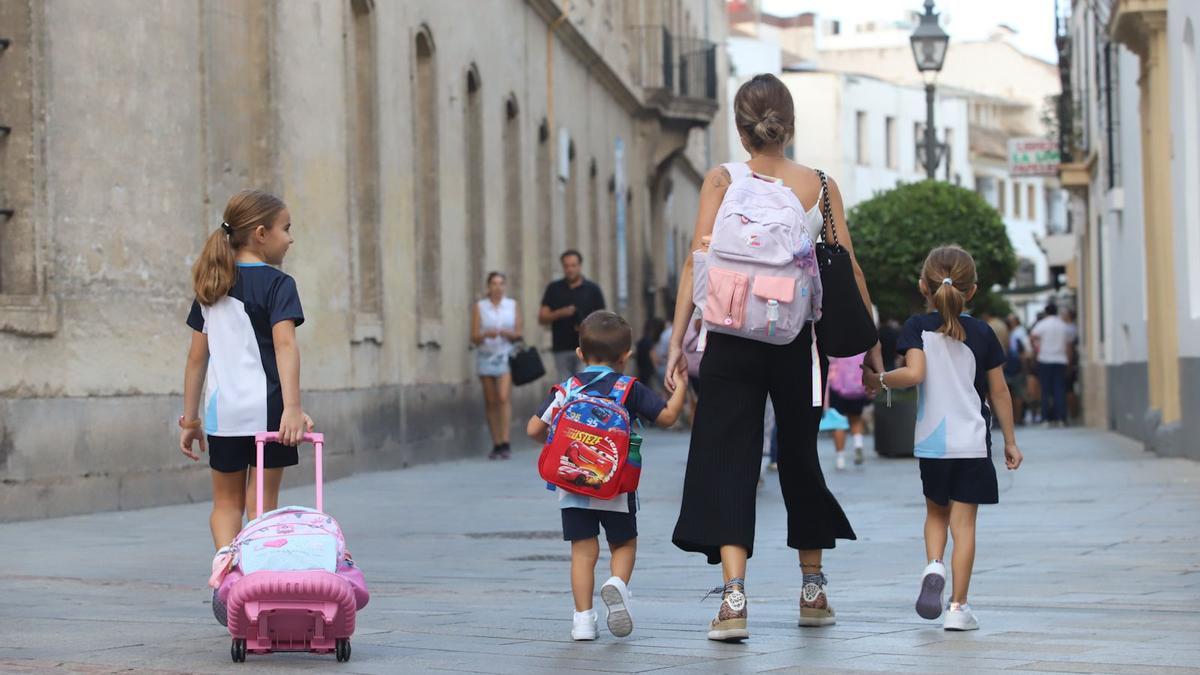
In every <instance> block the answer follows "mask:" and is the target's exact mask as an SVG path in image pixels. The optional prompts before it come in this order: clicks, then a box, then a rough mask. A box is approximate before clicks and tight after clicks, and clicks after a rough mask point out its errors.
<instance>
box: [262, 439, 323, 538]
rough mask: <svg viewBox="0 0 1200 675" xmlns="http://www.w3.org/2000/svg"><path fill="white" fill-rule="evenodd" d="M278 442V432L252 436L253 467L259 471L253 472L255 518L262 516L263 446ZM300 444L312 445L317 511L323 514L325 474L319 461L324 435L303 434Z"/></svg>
mask: <svg viewBox="0 0 1200 675" xmlns="http://www.w3.org/2000/svg"><path fill="white" fill-rule="evenodd" d="M278 441H279V432H278V431H262V432H259V433H257V434H254V446H255V447H254V451H255V454H256V459H257V462H256V463H255V466H257V467H259V470H257V471H255V472H254V483H255V488H254V492H255V501H256V505H257V507H258V509H257V510H256V512H255V514H256V517H257V516H261V515H262V514H263V472H262V470H261V467H262V465H263V446H264V445H266V444H267V443H277V442H278ZM300 442H301V443H312V444H313V460H314V461H313V463H314V465H315V467H316V473H317V475H316V481H315V482H316V484H317V510H318V511H321V512H324V511H325V486H324V485H323V483H324V478H325V476H324V473H325V472H324V471H323V468H324V467H323V462H322V461H321V451H322V450H324V448H325V434H304V437H303V438H302V439H300Z"/></svg>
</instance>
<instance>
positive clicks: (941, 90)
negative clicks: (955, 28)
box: [813, 14, 1071, 321]
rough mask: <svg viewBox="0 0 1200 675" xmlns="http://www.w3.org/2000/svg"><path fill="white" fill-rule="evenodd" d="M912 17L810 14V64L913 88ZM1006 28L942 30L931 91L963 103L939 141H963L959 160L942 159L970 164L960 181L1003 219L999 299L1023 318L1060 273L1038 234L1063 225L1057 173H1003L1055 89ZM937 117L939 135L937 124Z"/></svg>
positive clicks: (1040, 130)
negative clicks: (961, 115) (1012, 256)
mask: <svg viewBox="0 0 1200 675" xmlns="http://www.w3.org/2000/svg"><path fill="white" fill-rule="evenodd" d="M914 16H915V15H913V14H909V15H907V16H904V17H901V18H899V19H897V20H893V21H876V22H871V23H867V24H861V25H857V26H845V25H841V24H838V23H837V22H832V21H824V22H822V21H814V22H813V23H814V25H816V26H817V27H818V32H819V34H818V35H817V39H816V40H815V44H816V50H817V54H816V59H817V63H818V64H819V66H820V68H821V69H822V70H829V71H837V72H844V73H851V74H866V75H871V76H874V77H877V78H880V79H882V80H885V81H888V82H893V83H896V84H897V85H905V86H910V87H919V86H922V85H923V81H922V76H921V74H920V73H919V72H918V71H917V69H916V65H915V64H914V63H913V58H912V51H911V47H910V45H909V36H910V35H911V34H912V31H913V29H914V27H915V22H914V20H913V19H914ZM1047 20H1049V18H1047ZM1012 35H1013V31H1012V30H1011V29H1009V28H1006V27H997V29H996V30H995V31H993V33H992V35H990V36H989V37H988V39H986V40H973V41H960V40H955V39H954V36H951V39H950V44H949V48H948V50H947V53H946V59H945V63H944V65H943V68H942V70H941V72H939V73H938V76H937V93H938V97H939V99H942V98H946V97H956V98H961V99H965V100H966V102H967V106H968V110H969V121H968V126H969V133H968V134H967V135H966V136H959V137H957V138H954V137H952V138H950V139H949V142H950V144H951V145H952V146H953V145H954V144H955V143H957V144H960V145H967V146H968V150H969V160H968V162H963V163H961V164H959V165H958V166H959V167H963V168H961V169H959V168H954V167H953V165H952V167H951V171H952V172H957V171H962V172H963V173H964V174H965V173H968V172H970V173H971V174H972V176H971V178H970V179H969V180H968V179H967V178H966V177H965V176H964V179H963V180H962V184H963V185H964V186H968V187H974V188H975V189H976V191H978V192H979V193H980V195H981V196H983V197H984V198H985V199H986V200H987V201H988V203H990V204H991V205H992V206H994V207H995V208H996V209H997V210H998V211H999V212H1000V214H1001V216H1002V217H1003V219H1004V224H1005V226H1006V229H1007V231H1008V235H1009V239H1011V240H1012V243H1013V247H1014V249H1015V250H1016V253H1017V256H1018V261H1019V268H1018V274H1017V278H1016V279H1015V280H1014V283H1013V284H1012V286H1011V287H1010V292H1009V296H1008V297H1009V300H1010V301H1011V302H1012V303H1013V305H1014V306H1015V307H1016V308H1017V309H1018V311H1020V312H1021V313H1022V315H1023V318H1025V319H1026V320H1027V321H1028V320H1029V319H1031V318H1032V315H1033V314H1034V313H1036V312H1037V311H1038V310H1040V309H1041V308H1042V306H1043V305H1044V304H1045V301H1046V300H1047V299H1049V298H1050V297H1051V295H1052V293H1053V289H1055V288H1057V286H1058V285H1059V284H1060V283H1061V282H1062V281H1063V279H1064V277H1065V276H1066V264H1067V262H1068V261H1069V259H1070V255H1071V252H1069V251H1068V252H1067V253H1066V254H1064V255H1063V256H1061V259H1053V258H1051V257H1050V256H1049V255H1048V254H1047V246H1046V244H1045V239H1046V237H1047V236H1048V235H1050V234H1052V233H1055V232H1058V231H1061V230H1064V229H1065V228H1066V227H1067V224H1066V210H1065V201H1066V200H1065V197H1064V196H1063V194H1062V191H1061V190H1060V189H1059V185H1058V181H1057V179H1056V178H1055V177H1043V176H1029V177H1017V176H1013V175H1011V174H1010V171H1009V166H1008V141H1009V139H1013V138H1021V137H1040V138H1046V137H1047V136H1048V133H1049V129H1047V128H1046V125H1045V124H1043V122H1042V121H1041V116H1042V112H1043V110H1044V108H1045V105H1046V100H1047V98H1048V97H1050V96H1052V95H1054V94H1057V93H1058V91H1059V89H1060V85H1059V80H1058V73H1057V69H1056V68H1055V66H1054V65H1053V64H1050V63H1047V62H1045V61H1042V60H1040V59H1037V58H1035V57H1032V56H1029V55H1027V54H1024V53H1022V52H1021V51H1020V50H1019V49H1017V47H1016V46H1015V45H1014V44H1013V43H1012V41H1011V40H1010V38H1011V36H1012ZM922 95H923V93H922ZM922 116H923V115H922ZM938 125H939V134H940V133H941V132H942V129H941V128H940V127H942V124H941V122H939V123H938ZM964 138H965V139H966V141H965V142H964V140H963V139H964ZM943 140H944V139H943ZM968 163H969V165H970V168H969V169H967V168H966V167H967V164H968ZM944 169H945V167H942V171H941V173H943V174H944Z"/></svg>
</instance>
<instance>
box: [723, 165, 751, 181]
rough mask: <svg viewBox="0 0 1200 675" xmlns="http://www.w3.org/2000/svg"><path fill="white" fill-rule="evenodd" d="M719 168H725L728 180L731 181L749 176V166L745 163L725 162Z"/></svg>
mask: <svg viewBox="0 0 1200 675" xmlns="http://www.w3.org/2000/svg"><path fill="white" fill-rule="evenodd" d="M721 166H723V167H725V170H726V171H728V172H729V179H730V180H731V181H738V180H741V179H742V178H749V177H750V174H751V171H750V166H749V165H748V164H746V163H745V162H726V163H725V164H722V165H721Z"/></svg>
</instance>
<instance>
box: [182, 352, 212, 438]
mask: <svg viewBox="0 0 1200 675" xmlns="http://www.w3.org/2000/svg"><path fill="white" fill-rule="evenodd" d="M207 369H208V336H207V335H205V334H204V333H202V332H200V331H198V330H194V331H192V344H191V347H189V348H188V355H187V364H186V365H185V366H184V368H183V423H182V424H181V425H180V426H181V427H183V428H181V429H180V433H179V450H180V451H182V452H183V454H185V455H187V456H188V457H189V458H191V459H192V460H193V461H195V460H198V459H200V457H199V456H198V455H197V454H196V453H195V452H193V451H192V441H200V451H201V452H204V451H205V450H206V449H207V448H206V446H205V441H204V430H203V429H202V428H201V425H200V416H199V410H200V388H201V386H202V385H203V384H204V375H205V371H206V370H207Z"/></svg>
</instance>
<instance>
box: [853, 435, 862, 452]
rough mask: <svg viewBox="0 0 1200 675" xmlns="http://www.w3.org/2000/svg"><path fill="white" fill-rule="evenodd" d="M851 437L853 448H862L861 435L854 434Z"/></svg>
mask: <svg viewBox="0 0 1200 675" xmlns="http://www.w3.org/2000/svg"><path fill="white" fill-rule="evenodd" d="M851 438H852V439H853V440H854V449H855V450H862V446H863V435H862V434H854V435H853V436H851Z"/></svg>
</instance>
